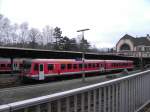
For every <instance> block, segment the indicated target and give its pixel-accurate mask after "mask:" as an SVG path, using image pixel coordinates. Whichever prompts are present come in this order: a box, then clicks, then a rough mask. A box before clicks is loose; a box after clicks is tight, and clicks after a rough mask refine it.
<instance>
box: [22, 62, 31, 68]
mask: <svg viewBox="0 0 150 112" xmlns="http://www.w3.org/2000/svg"><path fill="white" fill-rule="evenodd" d="M23 68H24V69H30V68H31V62H30V61H23Z"/></svg>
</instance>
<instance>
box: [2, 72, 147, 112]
mask: <svg viewBox="0 0 150 112" xmlns="http://www.w3.org/2000/svg"><path fill="white" fill-rule="evenodd" d="M149 74H150V70H147V71H144V72H140V73H136V74H133V75H130V76H125V77H123V78H118V79H114V80H110V81H106V82H102V83H98V84H94V85H90V86H86V87H81V88H77V89H73V90H69V91H64V92H60V93H56V94H52V95H47V96H42V97H38V98H33V99H29V100H25V101H20V102H15V103H10V104H6V105H1V106H0V112H134V111H136V110H138V108H140V107H141V106H142V105H143V104H144V103H146V102H148V101H149V99H150V86H149V85H150V75H149Z"/></svg>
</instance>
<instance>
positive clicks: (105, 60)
mask: <svg viewBox="0 0 150 112" xmlns="http://www.w3.org/2000/svg"><path fill="white" fill-rule="evenodd" d="M105 62H113V63H115V62H117V63H118V62H133V61H131V60H105Z"/></svg>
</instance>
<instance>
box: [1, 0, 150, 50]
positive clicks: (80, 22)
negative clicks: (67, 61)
mask: <svg viewBox="0 0 150 112" xmlns="http://www.w3.org/2000/svg"><path fill="white" fill-rule="evenodd" d="M0 13H1V14H3V15H4V16H5V17H8V18H9V19H10V20H11V22H15V23H19V24H20V23H22V22H28V23H29V25H30V27H36V28H43V27H44V26H45V25H50V26H52V27H56V26H58V27H60V28H61V29H62V31H63V35H64V36H68V37H69V38H74V37H77V35H79V33H77V32H76V31H77V30H79V29H84V28H89V29H90V30H89V31H87V32H85V38H87V40H89V41H90V42H92V43H93V44H96V46H97V47H101V48H104V47H114V46H115V44H116V43H117V41H118V40H119V39H120V38H121V37H122V36H124V35H125V34H126V33H128V34H130V35H132V36H145V35H146V34H148V33H150V0H0Z"/></svg>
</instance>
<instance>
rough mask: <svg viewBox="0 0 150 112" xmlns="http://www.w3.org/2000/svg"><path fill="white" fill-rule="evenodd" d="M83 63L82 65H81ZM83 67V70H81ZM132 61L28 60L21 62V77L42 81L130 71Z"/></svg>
mask: <svg viewBox="0 0 150 112" xmlns="http://www.w3.org/2000/svg"><path fill="white" fill-rule="evenodd" d="M83 63H84V64H83ZM83 67H84V68H83ZM133 67H134V66H133V61H129V60H84V62H83V61H81V60H78V61H77V60H74V59H30V60H24V61H23V70H22V73H21V74H22V76H23V77H26V78H29V79H35V80H44V79H46V78H48V77H55V76H68V77H71V76H72V75H79V74H82V73H83V71H84V73H86V74H88V75H90V73H99V74H100V73H105V72H112V71H121V70H124V69H128V70H132V69H133Z"/></svg>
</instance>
